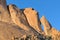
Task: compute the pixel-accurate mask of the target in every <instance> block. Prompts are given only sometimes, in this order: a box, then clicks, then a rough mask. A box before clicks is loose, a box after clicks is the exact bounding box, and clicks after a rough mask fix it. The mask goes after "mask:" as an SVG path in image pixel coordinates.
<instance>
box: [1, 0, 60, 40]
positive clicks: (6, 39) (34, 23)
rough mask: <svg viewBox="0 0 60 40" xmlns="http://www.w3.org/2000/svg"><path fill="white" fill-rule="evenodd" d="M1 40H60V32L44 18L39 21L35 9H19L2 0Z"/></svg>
mask: <svg viewBox="0 0 60 40" xmlns="http://www.w3.org/2000/svg"><path fill="white" fill-rule="evenodd" d="M41 24H42V25H43V27H44V30H42V27H41ZM0 40H60V32H59V31H58V30H56V29H55V28H53V27H52V26H51V24H50V23H49V22H48V21H47V19H46V18H45V17H44V16H42V17H41V19H40V20H39V16H38V12H37V11H35V10H34V9H33V8H25V9H19V8H18V7H16V6H15V5H13V4H11V5H6V0H0Z"/></svg>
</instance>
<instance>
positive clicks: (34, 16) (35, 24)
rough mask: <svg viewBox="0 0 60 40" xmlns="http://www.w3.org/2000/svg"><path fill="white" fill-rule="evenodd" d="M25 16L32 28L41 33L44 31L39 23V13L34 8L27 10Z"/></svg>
mask: <svg viewBox="0 0 60 40" xmlns="http://www.w3.org/2000/svg"><path fill="white" fill-rule="evenodd" d="M24 14H25V15H26V18H27V20H28V22H29V24H30V26H31V27H32V28H34V29H35V30H36V31H37V32H39V33H40V32H41V31H42V29H41V26H40V23H39V17H38V13H37V12H36V11H35V10H33V9H32V8H25V10H24Z"/></svg>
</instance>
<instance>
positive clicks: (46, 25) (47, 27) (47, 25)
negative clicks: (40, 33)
mask: <svg viewBox="0 0 60 40" xmlns="http://www.w3.org/2000/svg"><path fill="white" fill-rule="evenodd" d="M40 21H41V23H42V25H43V26H44V32H45V33H46V35H49V31H50V29H51V28H52V26H51V25H50V23H49V22H48V21H47V20H46V18H45V17H44V16H42V18H41V19H40Z"/></svg>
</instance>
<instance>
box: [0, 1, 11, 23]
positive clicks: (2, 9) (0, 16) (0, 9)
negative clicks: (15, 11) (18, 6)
mask: <svg viewBox="0 0 60 40" xmlns="http://www.w3.org/2000/svg"><path fill="white" fill-rule="evenodd" d="M0 21H4V22H11V19H10V15H9V12H8V10H7V5H6V0H0Z"/></svg>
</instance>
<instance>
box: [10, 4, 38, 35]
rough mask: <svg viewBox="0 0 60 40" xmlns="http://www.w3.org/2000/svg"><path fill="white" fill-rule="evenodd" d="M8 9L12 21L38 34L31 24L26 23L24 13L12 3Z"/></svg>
mask: <svg viewBox="0 0 60 40" xmlns="http://www.w3.org/2000/svg"><path fill="white" fill-rule="evenodd" d="M9 11H10V14H11V19H12V21H13V22H14V23H15V24H16V25H18V26H19V27H20V28H22V29H23V30H26V31H29V32H32V33H33V34H38V33H37V31H35V30H34V29H33V28H31V26H30V25H29V24H28V22H27V20H26V18H25V16H24V14H23V13H22V12H21V11H20V10H19V9H18V8H17V7H16V6H14V5H9Z"/></svg>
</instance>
